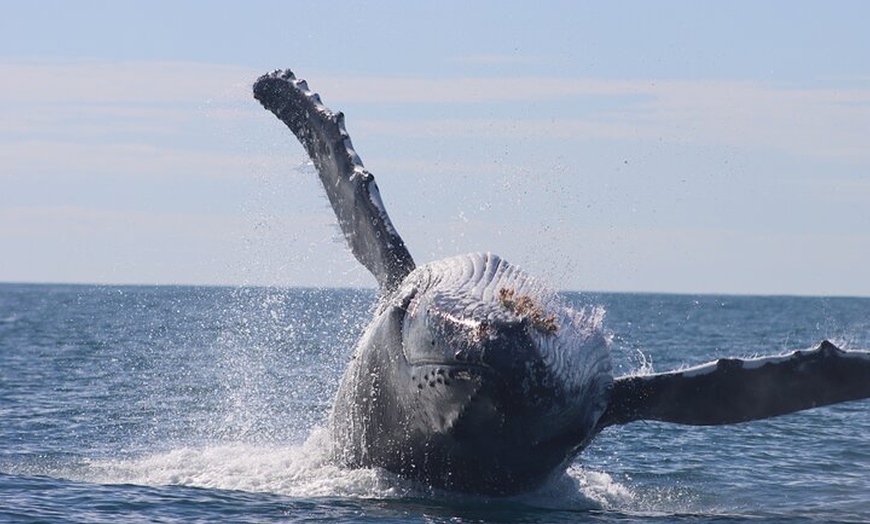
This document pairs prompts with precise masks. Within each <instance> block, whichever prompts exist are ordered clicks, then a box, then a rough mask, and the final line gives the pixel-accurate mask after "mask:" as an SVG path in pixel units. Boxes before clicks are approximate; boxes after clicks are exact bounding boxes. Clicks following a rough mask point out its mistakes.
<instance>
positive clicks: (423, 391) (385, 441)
mask: <svg viewBox="0 0 870 524" xmlns="http://www.w3.org/2000/svg"><path fill="white" fill-rule="evenodd" d="M602 317H603V312H602V310H600V309H594V308H593V309H585V310H577V309H574V308H572V307H569V306H568V305H567V304H566V303H565V302H564V300H563V299H562V298H561V297H560V296H559V295H558V294H557V293H555V292H554V291H552V290H550V289H549V288H547V287H546V286H545V285H543V284H542V283H541V282H539V281H538V280H536V279H534V278H532V277H531V276H529V275H528V274H527V273H525V272H523V271H521V270H520V269H518V268H516V267H515V266H512V265H510V264H508V263H507V262H505V261H504V260H502V259H501V258H499V257H497V256H495V255H492V254H471V255H464V256H459V257H453V258H448V259H444V260H440V261H437V262H433V263H430V264H427V265H424V266H421V267H419V268H417V269H416V270H415V271H414V272H413V273H411V274H410V275H409V276H408V277H407V278H406V279H405V281H404V282H403V284H402V285H401V287H400V288H399V289H398V290H397V291H396V292H395V293H394V294H393V295H392V297H389V298H388V299H387V300H385V301H384V303H383V305H382V306H381V311H380V312H379V314H376V316H375V320H374V321H373V323H372V325H371V326H370V327H369V330H367V333H366V335H364V336H363V339H362V342H361V345H360V348H359V349H358V354H357V358H356V359H355V360H356V362H355V363H356V364H357V365H356V366H354V368H355V371H353V372H351V373H352V374H353V376H352V377H350V378H348V377H346V379H345V382H346V383H353V384H357V385H358V384H360V383H362V384H367V385H366V386H365V387H363V388H359V387H357V389H356V390H354V393H353V394H352V397H353V398H347V399H346V400H345V405H347V406H350V404H351V403H352V402H355V403H356V404H355V407H356V408H357V409H358V410H360V409H361V410H362V411H361V412H358V413H356V416H353V415H354V414H353V413H350V415H351V416H350V417H347V416H341V420H340V421H339V422H341V423H342V424H356V425H357V426H359V425H367V427H368V428H369V429H370V431H369V432H368V437H367V441H366V442H363V443H360V442H356V443H355V448H362V449H364V450H366V451H365V453H366V457H368V458H369V459H370V460H358V461H356V462H357V463H362V464H364V465H365V464H369V465H378V466H382V467H386V468H387V469H390V470H393V471H399V472H401V473H403V474H406V475H410V476H415V477H418V478H421V479H422V480H424V481H426V482H428V483H430V484H432V485H434V486H437V487H447V488H452V489H461V490H465V491H484V492H488V493H494V494H509V493H514V492H520V491H524V490H527V489H529V488H531V487H535V486H537V485H540V484H541V483H543V482H545V481H546V479H547V478H548V476H549V475H550V474H551V473H552V472H553V471H554V470H555V469H557V468H558V466H559V465H561V464H563V463H564V462H565V461H567V460H570V459H571V458H572V457H573V456H574V455H575V454H576V453H577V452H579V450H580V449H582V448H583V447H584V446H585V445H586V444H587V443H588V441H589V439H591V438H592V437H593V436H594V433H595V428H596V424H597V422H598V419H599V417H600V416H601V414H602V413H603V412H604V409H605V407H606V401H605V394H606V390H607V388H608V387H609V386H610V384H611V382H612V375H611V361H610V354H609V349H608V340H607V337H606V335H605V333H604V332H603V330H602V326H601V324H602ZM378 354H380V355H381V356H375V355H378ZM366 373H368V374H369V375H370V376H373V377H374V378H372V379H371V380H367V378H366V377H367V375H366ZM345 396H346V395H345ZM349 411H352V410H348V413H349ZM334 419H335V417H334ZM350 419H352V420H354V422H352V423H349V422H348V420H350ZM410 450H414V451H410ZM409 453H414V454H415V455H414V456H409ZM372 457H374V459H372Z"/></svg>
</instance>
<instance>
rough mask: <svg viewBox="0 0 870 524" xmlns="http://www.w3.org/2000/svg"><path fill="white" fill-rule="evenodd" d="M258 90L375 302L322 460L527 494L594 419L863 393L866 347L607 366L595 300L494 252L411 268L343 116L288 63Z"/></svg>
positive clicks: (468, 488) (440, 484)
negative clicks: (575, 297)
mask: <svg viewBox="0 0 870 524" xmlns="http://www.w3.org/2000/svg"><path fill="white" fill-rule="evenodd" d="M253 92H254V97H255V98H256V99H257V100H258V101H259V102H260V103H261V104H262V105H263V106H264V107H265V108H266V109H267V110H269V111H271V112H272V113H273V114H274V115H275V116H276V117H277V118H278V119H279V120H281V121H282V122H283V123H284V124H285V125H286V126H287V127H288V128H289V129H290V131H291V132H292V133H293V134H294V135H295V136H296V138H297V139H298V140H299V142H301V144H302V146H303V147H304V149H305V151H306V152H307V153H308V155H309V157H310V158H311V160H312V162H313V163H314V166H315V168H316V171H317V174H318V176H319V177H320V180H321V182H322V183H323V187H324V189H325V191H326V194H327V197H328V199H329V201H330V203H331V205H332V208H333V210H334V212H335V215H336V218H337V219H338V224H339V226H340V228H341V230H342V232H343V234H344V237H345V239H346V241H347V244H348V246H349V247H350V250H351V251H352V253H353V254H354V256H355V257H356V258H357V260H358V261H359V262H360V263H361V264H362V265H363V266H365V267H366V268H367V269H368V270H369V271H370V272H371V273H372V274H373V275H374V277H375V279H376V280H377V282H378V286H379V288H380V289H379V298H378V302H377V304H376V307H375V309H374V314H373V318H372V320H371V322H370V324H369V325H368V327H367V328H366V329H365V330H364V332H363V334H362V336H361V338H360V340H359V342H358V343H357V346H356V348H355V350H354V354H353V357H352V359H351V361H350V363H349V365H348V367H347V369H346V371H345V373H344V375H343V378H342V380H341V382H340V385H339V388H338V391H337V393H336V396H335V400H334V404H333V408H332V412H331V415H330V419H329V431H330V434H331V437H332V445H333V448H334V449H333V453H334V457H335V459H336V460H337V461H339V462H340V463H341V464H343V465H345V466H348V467H377V468H384V469H386V470H389V471H391V472H394V473H396V474H398V475H401V476H404V477H407V478H410V479H415V480H417V481H420V482H422V483H424V484H425V485H427V486H431V487H434V488H443V489H448V490H456V491H464V492H471V493H481V494H490V495H512V494H517V493H521V492H525V491H529V490H533V489H535V488H537V487H539V486H541V485H543V484H545V483H546V482H547V481H548V479H550V478H551V477H552V476H554V475H558V474H560V472H563V471H564V469H565V468H566V467H567V465H568V464H569V463H570V461H572V460H573V459H574V458H575V457H576V456H577V455H578V454H579V453H580V451H582V450H583V448H584V447H585V446H587V445H588V443H589V442H590V441H591V440H592V439H593V438H594V437H595V436H596V435H597V434H598V433H599V432H600V431H601V430H602V429H604V428H606V427H608V426H612V425H615V424H628V423H630V422H633V421H637V420H658V421H664V422H672V423H676V424H689V425H719V424H734V423H739V422H745V421H750V420H756V419H762V418H767V417H773V416H777V415H783V414H786V413H792V412H795V411H799V410H805V409H810V408H814V407H817V406H824V405H828V404H833V403H838V402H845V401H850V400H858V399H864V398H867V397H870V352H867V351H843V350H841V349H840V348H838V347H836V346H835V345H834V344H832V343H830V342H827V341H823V342H822V343H821V344H819V346H818V347H816V348H814V349H809V350H804V351H795V352H793V353H790V354H786V355H779V356H770V357H763V358H754V359H720V360H717V361H715V362H710V363H708V364H704V365H701V366H697V367H694V368H689V369H682V370H675V371H671V372H665V373H658V374H651V375H642V376H624V377H614V376H613V368H612V364H611V359H610V353H609V340H608V336H607V332H606V330H605V329H604V327H603V321H602V317H603V311H602V310H600V309H597V308H594V307H587V308H581V309H576V308H574V307H571V306H570V305H568V304H567V303H566V301H565V300H563V299H562V298H561V296H560V295H559V293H557V292H556V291H554V290H553V289H551V288H550V287H548V286H547V285H546V284H545V283H543V282H542V281H541V280H539V279H536V278H535V277H533V276H531V275H529V274H528V273H526V272H524V271H523V270H521V269H520V268H518V267H516V266H514V265H511V264H509V263H508V262H507V261H505V260H503V259H502V258H500V257H498V256H496V255H494V254H491V253H472V254H467V255H460V256H456V257H452V258H447V259H444V260H438V261H435V262H430V263H428V264H425V265H422V266H420V267H417V266H416V264H415V262H414V259H413V258H412V257H411V254H410V253H409V252H408V249H407V248H406V247H405V244H404V242H403V240H402V238H401V236H400V235H399V233H398V231H397V230H396V228H395V227H394V226H393V224H392V222H391V220H390V218H389V216H388V214H387V211H386V208H385V207H384V204H383V201H382V200H381V197H380V192H379V190H378V187H377V184H376V183H375V180H374V177H373V176H372V174H371V173H370V172H369V171H367V170H366V168H365V167H364V166H363V164H362V162H361V161H360V158H359V156H358V155H357V153H356V152H355V151H354V149H353V145H352V143H351V140H350V136H349V135H348V133H347V131H346V129H345V125H344V116H343V114H342V113H340V112H333V111H331V110H330V109H328V108H327V107H326V106H325V105H323V103H322V102H321V99H320V97H319V95H317V94H316V93H314V92H312V91H311V90H310V89H309V87H308V85H307V83H306V82H305V81H304V80H300V79H297V78H296V77H295V76H294V75H293V73H292V72H291V71H289V70H277V71H274V72H271V73H268V74H266V75H263V76H261V77H260V78H259V79H257V80H256V82H255V83H254V85H253Z"/></svg>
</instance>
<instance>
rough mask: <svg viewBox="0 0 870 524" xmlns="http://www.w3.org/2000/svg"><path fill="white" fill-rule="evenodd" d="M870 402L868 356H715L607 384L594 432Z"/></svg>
mask: <svg viewBox="0 0 870 524" xmlns="http://www.w3.org/2000/svg"><path fill="white" fill-rule="evenodd" d="M868 397H870V352H866V351H843V350H841V349H839V348H838V347H836V346H835V345H833V344H831V343H830V342H828V341H824V342H822V343H821V344H820V345H819V347H817V348H816V349H813V350H808V351H795V352H794V353H791V354H790V355H783V356H777V357H765V358H757V359H747V360H740V359H720V360H717V361H715V362H711V363H709V364H704V365H702V366H698V367H694V368H691V369H686V370H682V371H673V372H669V373H659V374H655V375H647V376H635V377H623V378H619V379H617V380H615V381H614V383H613V386H612V388H611V390H610V398H609V405H608V408H607V411H606V412H605V413H604V415H603V416H602V418H601V421H600V422H599V426H600V427H602V428H603V427H606V426H610V425H614V424H626V423H628V422H632V421H635V420H660V421H664V422H674V423H677V424H692V425H719V424H733V423H737V422H744V421H748V420H756V419H762V418H768V417H774V416H777V415H784V414H786V413H791V412H794V411H800V410H804V409H810V408H814V407H818V406H825V405H828V404H835V403H838V402H846V401H849V400H858V399H863V398H868Z"/></svg>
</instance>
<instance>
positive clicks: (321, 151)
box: [254, 70, 414, 290]
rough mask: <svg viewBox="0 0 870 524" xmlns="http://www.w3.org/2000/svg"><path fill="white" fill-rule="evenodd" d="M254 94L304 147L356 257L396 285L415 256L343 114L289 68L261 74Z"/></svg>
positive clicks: (386, 283) (386, 286)
mask: <svg viewBox="0 0 870 524" xmlns="http://www.w3.org/2000/svg"><path fill="white" fill-rule="evenodd" d="M254 98H256V99H257V100H259V101H260V103H261V104H263V107H265V108H266V109H268V110H269V111H271V112H272V113H274V114H275V116H277V117H278V119H279V120H281V121H282V122H284V124H286V125H287V127H288V128H290V131H292V132H293V134H294V135H296V138H297V139H299V141H300V142H301V143H302V145H303V147H305V151H306V152H307V153H308V156H309V157H311V160H312V161H313V162H314V166H315V167H316V168H317V173H318V175H319V176H320V180H321V182H322V183H323V187H324V189H326V194H327V196H328V197H329V202H330V204H332V209H333V211H335V215H336V217H337V218H338V223H339V225H340V226H341V230H342V232H343V233H344V237H345V239H346V240H347V243H348V245H349V246H350V249H351V251H352V252H353V254H354V256H355V257H356V258H357V260H359V261H360V263H361V264H362V265H364V266H365V267H366V268H367V269H368V270H369V271H370V272H371V273H372V274H373V275H374V276H375V278H376V279H377V280H378V284H380V286H381V289H382V290H392V289H394V288H395V287H396V286H398V284H399V283H400V282H401V281H402V279H404V278H405V276H407V275H408V273H410V272H411V271H412V270H413V269H414V260H413V259H412V258H411V255H410V253H408V250H407V249H406V248H405V243H404V242H403V241H402V238H401V237H400V236H399V233H398V232H397V231H396V230H395V228H394V227H393V225H392V223H391V222H390V217H389V216H388V215H387V210H386V209H385V208H384V204H383V202H382V201H381V197H380V194H379V192H378V186H377V184H375V179H374V177H373V176H372V174H371V173H369V172H368V171H366V169H365V168H364V167H363V165H362V162H361V161H360V159H359V157H358V156H357V154H356V152H354V150H353V146H352V145H351V142H350V137H349V136H348V134H347V131H345V129H344V116H343V115H342V114H341V113H333V112H332V111H330V110H329V109H328V108H327V107H325V106H324V105H323V104H322V103H321V102H320V97H319V96H318V95H317V94H316V93H313V92H311V91H309V89H308V85H307V84H306V83H305V81H304V80H298V79H296V77H295V76H293V73H292V72H290V71H289V70H287V71H274V72H272V73H269V74H267V75H263V76H261V77H260V78H258V79H257V81H256V82H255V83H254Z"/></svg>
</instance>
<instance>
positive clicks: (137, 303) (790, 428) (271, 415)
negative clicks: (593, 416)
mask: <svg viewBox="0 0 870 524" xmlns="http://www.w3.org/2000/svg"><path fill="white" fill-rule="evenodd" d="M567 296H568V298H569V300H570V301H572V302H574V303H576V304H578V305H582V304H598V305H602V306H603V307H604V308H605V309H606V311H607V320H606V325H607V327H608V329H609V331H610V332H611V333H612V336H613V348H612V351H613V358H614V362H615V365H616V367H617V371H618V374H628V373H635V372H639V371H644V372H646V371H650V370H656V371H664V370H667V369H671V368H675V367H680V366H685V365H690V364H698V363H702V362H706V361H709V360H711V359H714V358H717V357H720V356H753V355H760V354H773V353H780V352H785V351H787V350H792V349H797V348H808V347H812V346H815V345H816V344H817V343H818V342H820V341H821V340H822V339H825V338H828V339H831V340H832V341H833V342H835V343H837V344H838V345H840V346H841V347H844V348H846V349H867V348H870V299H867V298H805V297H738V296H683V295H650V294H577V293H569V294H567ZM373 301H374V293H373V292H372V291H369V290H319V289H269V288H209V287H112V286H70V285H17V284H5V285H0V521H4V522H25V523H27V522H52V523H54V522H107V523H108V522H111V523H116V522H185V523H188V522H257V523H259V522H313V521H316V522H328V523H329V522H374V521H378V522H381V521H384V522H401V523H406V522H426V523H429V522H604V523H623V522H643V523H648V522H655V523H659V522H724V523H729V522H870V401H867V400H865V401H858V402H852V403H847V404H841V405H837V406H831V407H825V408H819V409H815V410H811V411H807V412H803V413H798V414H793V415H788V416H783V417H779V418H775V419H770V420H764V421H758V422H752V423H746V424H739V425H734V426H722V427H714V428H700V427H681V426H676V425H668V424H662V423H654V422H639V423H634V424H630V425H627V426H622V427H616V428H609V429H607V430H605V431H604V432H603V433H602V434H601V435H599V436H598V437H597V439H596V440H595V441H594V442H593V444H592V445H591V446H590V447H589V448H588V449H587V450H585V451H584V452H583V453H582V455H581V456H580V457H578V459H577V461H576V462H575V463H574V464H573V465H571V467H570V468H569V469H568V471H567V473H566V474H565V475H564V476H563V477H561V478H559V479H556V480H554V481H553V482H552V483H551V484H550V485H548V486H546V487H544V488H543V489H541V490H540V491H538V492H536V493H530V494H527V495H523V496H519V497H514V498H510V499H499V498H484V497H475V496H469V495H457V494H452V493H444V492H437V491H432V490H429V489H427V488H425V487H424V486H419V485H415V484H413V483H411V482H408V481H405V480H403V479H400V478H396V477H395V476H393V475H391V474H389V473H387V472H383V471H377V470H345V469H341V468H339V467H336V466H335V465H333V464H331V463H330V462H329V461H328V460H327V458H326V456H325V447H326V442H327V440H326V435H325V433H324V431H323V429H322V428H323V426H324V424H325V421H326V417H327V416H328V413H329V409H330V403H331V398H332V395H333V393H334V392H335V390H336V388H337V385H338V380H339V377H340V376H341V373H342V371H343V369H344V366H345V364H346V362H347V360H348V358H349V355H350V353H351V351H352V348H353V345H354V343H355V340H356V338H357V337H358V335H359V334H360V332H361V330H362V329H363V327H364V326H365V324H366V323H367V321H368V319H369V316H370V311H371V307H372V303H373Z"/></svg>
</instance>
